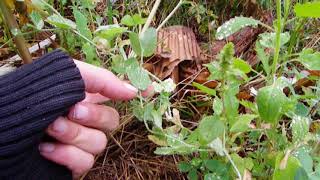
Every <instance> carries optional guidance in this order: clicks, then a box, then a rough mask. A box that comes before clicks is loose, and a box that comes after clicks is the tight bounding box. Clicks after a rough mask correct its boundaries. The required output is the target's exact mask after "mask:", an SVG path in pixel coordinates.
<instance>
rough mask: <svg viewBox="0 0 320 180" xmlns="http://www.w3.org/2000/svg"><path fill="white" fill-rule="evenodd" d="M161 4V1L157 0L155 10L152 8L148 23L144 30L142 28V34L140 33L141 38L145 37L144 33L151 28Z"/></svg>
mask: <svg viewBox="0 0 320 180" xmlns="http://www.w3.org/2000/svg"><path fill="white" fill-rule="evenodd" d="M160 3H161V0H156V2H155V3H154V5H153V8H152V10H151V12H150V14H149V16H148V19H147V21H146V24H145V25H144V26H143V28H142V31H141V33H140V36H143V34H144V32H146V30H147V29H148V28H149V26H150V24H151V21H152V19H153V17H154V16H155V15H156V13H157V10H158V8H159V5H160Z"/></svg>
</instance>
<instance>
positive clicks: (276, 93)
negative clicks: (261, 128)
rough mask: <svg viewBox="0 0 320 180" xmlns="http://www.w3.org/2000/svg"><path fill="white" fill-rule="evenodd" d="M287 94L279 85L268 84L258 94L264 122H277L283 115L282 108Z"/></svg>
mask: <svg viewBox="0 0 320 180" xmlns="http://www.w3.org/2000/svg"><path fill="white" fill-rule="evenodd" d="M285 99H286V96H285V94H284V93H283V92H282V90H280V89H279V88H277V87H274V86H266V87H263V88H261V89H260V90H259V92H258V95H257V104H258V111H259V114H260V117H261V119H262V120H263V121H264V122H267V123H272V124H277V123H278V122H279V120H280V118H281V115H282V108H283V104H284V102H285Z"/></svg>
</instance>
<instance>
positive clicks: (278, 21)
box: [269, 0, 282, 82]
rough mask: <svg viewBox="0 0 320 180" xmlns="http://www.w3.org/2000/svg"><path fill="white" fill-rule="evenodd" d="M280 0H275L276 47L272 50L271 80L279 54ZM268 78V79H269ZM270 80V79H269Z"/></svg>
mask: <svg viewBox="0 0 320 180" xmlns="http://www.w3.org/2000/svg"><path fill="white" fill-rule="evenodd" d="M281 9H282V8H281V0H277V30H276V48H275V52H274V58H273V63H272V69H271V70H272V71H271V74H270V76H271V77H269V78H271V79H272V80H273V78H274V75H275V74H276V71H277V64H278V61H279V56H280V47H281V32H282V26H281V23H282V18H281ZM269 80H270V79H269ZM271 82H272V81H271Z"/></svg>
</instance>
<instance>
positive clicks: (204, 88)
mask: <svg viewBox="0 0 320 180" xmlns="http://www.w3.org/2000/svg"><path fill="white" fill-rule="evenodd" d="M192 86H194V87H196V88H198V89H199V90H200V91H202V92H204V93H206V94H208V95H211V96H215V95H216V90H214V89H211V88H208V87H207V86H204V85H202V84H199V83H196V82H193V83H192Z"/></svg>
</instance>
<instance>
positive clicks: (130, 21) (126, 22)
mask: <svg viewBox="0 0 320 180" xmlns="http://www.w3.org/2000/svg"><path fill="white" fill-rule="evenodd" d="M121 24H123V25H126V26H135V25H136V23H135V22H134V19H133V18H132V16H130V15H128V14H127V15H125V16H123V18H122V19H121Z"/></svg>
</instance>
